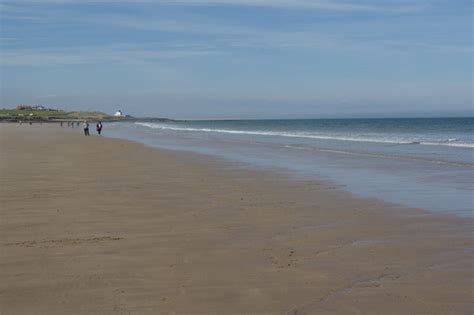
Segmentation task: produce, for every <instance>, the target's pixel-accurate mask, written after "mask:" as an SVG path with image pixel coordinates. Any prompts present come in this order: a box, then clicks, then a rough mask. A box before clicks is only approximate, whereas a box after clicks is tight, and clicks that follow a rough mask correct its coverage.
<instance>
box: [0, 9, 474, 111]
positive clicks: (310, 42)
mask: <svg viewBox="0 0 474 315" xmlns="http://www.w3.org/2000/svg"><path fill="white" fill-rule="evenodd" d="M472 9H473V3H472V1H471V0H466V1H464V0H412V1H408V0H385V1H384V0H358V1H357V0H174V1H173V0H135V1H132V0H115V1H113V0H36V1H35V0H0V17H1V24H0V53H1V55H0V70H1V72H0V74H1V76H0V80H1V81H0V83H1V104H0V107H4V108H10V107H14V106H16V105H17V104H30V105H39V104H40V105H45V106H48V107H54V108H60V109H65V110H100V111H104V112H107V113H113V112H115V111H116V110H118V109H121V110H122V111H123V112H124V113H125V114H130V115H133V116H155V117H169V118H181V119H239V118H242V119H251V118H318V117H322V118H330V117H334V118H341V117H407V116H412V117H426V116H473V112H474V111H473V103H472V102H473V92H472V91H473V78H472V71H473V52H474V49H473V45H472V44H473V10H472Z"/></svg>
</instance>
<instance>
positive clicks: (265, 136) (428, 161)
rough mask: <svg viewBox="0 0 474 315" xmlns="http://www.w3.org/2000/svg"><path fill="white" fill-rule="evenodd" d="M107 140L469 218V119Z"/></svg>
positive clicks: (135, 131) (129, 135)
mask: <svg viewBox="0 0 474 315" xmlns="http://www.w3.org/2000/svg"><path fill="white" fill-rule="evenodd" d="M106 133H107V134H108V135H109V136H112V137H117V138H124V139H129V140H134V141H138V142H141V143H144V144H146V145H149V146H153V147H158V148H165V149H172V150H184V151H191V152H196V153H202V154H208V155H214V156H218V157H222V158H226V159H230V160H233V161H239V162H242V163H243V164H244V165H248V166H249V167H257V168H265V169H274V170H278V171H281V172H285V173H286V174H288V175H289V176H296V177H302V178H305V179H307V178H314V179H319V180H325V181H329V182H332V183H334V184H337V185H340V186H341V187H343V188H344V189H346V190H348V191H350V192H352V193H354V194H355V195H358V196H362V197H368V198H377V199H380V200H383V201H387V202H390V203H395V204H399V205H402V206H407V207H414V208H422V209H425V210H429V211H438V212H446V213H451V214H454V215H457V216H465V217H473V216H474V211H473V210H474V209H473V202H474V201H473V188H474V118H416V119H415V118H414V119H302V120H214V121H212V120H207V121H204V120H203V121H176V122H166V123H164V122H137V123H114V124H109V125H108V126H107V131H106Z"/></svg>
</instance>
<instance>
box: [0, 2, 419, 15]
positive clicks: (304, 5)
mask: <svg viewBox="0 0 474 315" xmlns="http://www.w3.org/2000/svg"><path fill="white" fill-rule="evenodd" d="M3 2H4V3H6V4H34V5H55V4H56V5H68V4H103V3H114V4H117V3H122V4H141V5H143V4H149V5H168V6H169V5H174V6H177V5H181V6H183V5H187V6H247V7H249V6H251V7H272V8H285V9H310V10H325V11H349V12H399V13H404V12H405V13H408V12H415V11H419V10H422V9H423V8H426V7H427V5H426V3H425V1H423V2H421V3H419V4H417V2H419V1H401V2H400V1H397V2H392V3H389V4H387V3H381V2H380V1H373V2H369V3H367V2H366V3H361V2H360V1H338V0H15V1H13V0H3Z"/></svg>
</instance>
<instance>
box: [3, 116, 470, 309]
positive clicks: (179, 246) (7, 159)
mask: <svg viewBox="0 0 474 315" xmlns="http://www.w3.org/2000/svg"><path fill="white" fill-rule="evenodd" d="M0 140H1V143H0V175H1V176H0V233H1V234H0V238H1V239H0V266H1V268H0V278H1V281H0V313H1V314H472V312H473V305H474V303H473V293H474V291H473V261H474V260H473V258H474V257H473V256H474V255H473V251H472V249H473V237H472V223H473V222H472V219H469V218H457V217H454V216H450V215H442V214H433V213H429V212H426V211H423V210H419V209H404V208H400V207H398V206H395V205H389V204H385V203H382V202H380V201H377V200H365V199H360V198H356V197H354V196H352V195H350V194H349V193H346V192H344V191H343V190H342V189H341V188H340V187H337V186H334V185H331V184H328V183H324V182H317V181H303V180H290V179H288V178H285V177H284V176H283V175H282V174H277V173H272V172H267V171H256V170H250V169H245V168H244V167H243V166H242V165H238V164H236V163H231V162H227V161H223V160H218V159H213V158H209V157H207V156H204V155H197V154H188V153H182V152H173V151H164V150H155V149H152V148H148V147H145V146H143V145H140V144H137V143H133V142H128V141H122V140H114V139H109V138H105V137H98V136H95V135H93V136H91V137H84V136H83V135H82V134H81V130H80V129H78V128H76V129H73V130H71V129H67V128H66V127H64V128H62V129H61V128H60V127H59V126H57V125H49V124H43V125H42V126H39V125H33V126H27V125H22V126H20V125H13V124H11V125H9V124H2V125H0Z"/></svg>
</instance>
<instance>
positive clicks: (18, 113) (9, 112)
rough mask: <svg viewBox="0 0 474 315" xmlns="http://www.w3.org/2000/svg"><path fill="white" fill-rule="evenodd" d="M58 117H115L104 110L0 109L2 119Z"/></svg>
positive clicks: (42, 119) (103, 118)
mask: <svg viewBox="0 0 474 315" xmlns="http://www.w3.org/2000/svg"><path fill="white" fill-rule="evenodd" d="M57 119H64V120H67V119H90V120H111V119H114V117H112V116H110V115H107V114H105V113H102V112H66V111H62V110H57V111H55V110H16V109H0V120H12V121H18V120H41V121H47V120H57Z"/></svg>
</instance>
